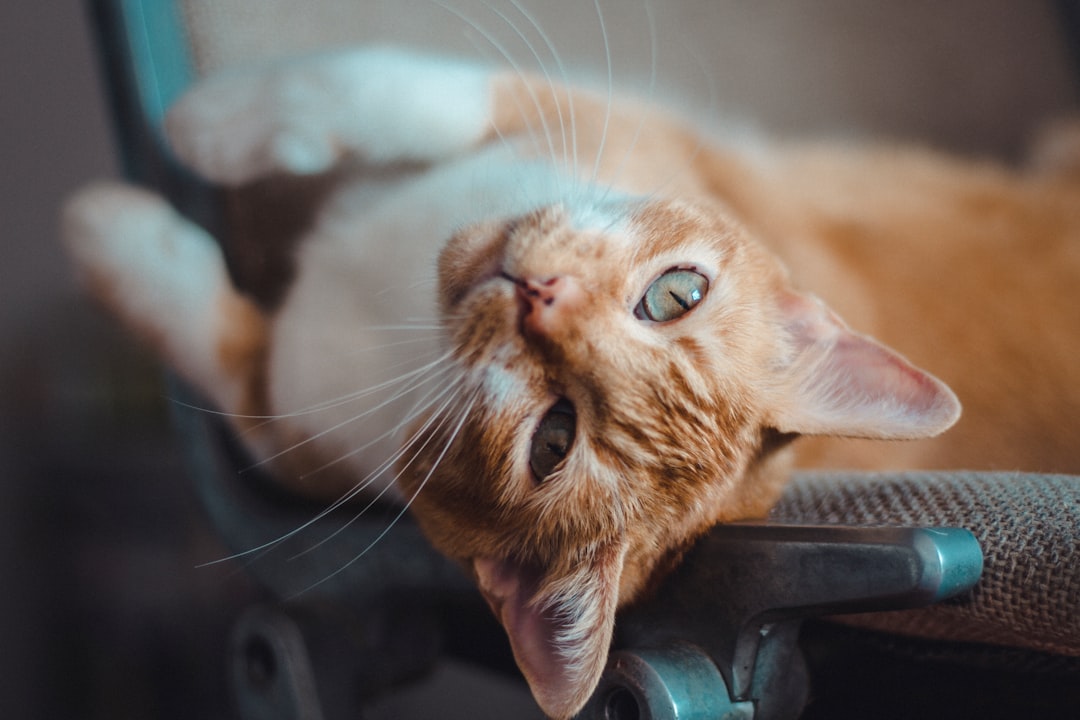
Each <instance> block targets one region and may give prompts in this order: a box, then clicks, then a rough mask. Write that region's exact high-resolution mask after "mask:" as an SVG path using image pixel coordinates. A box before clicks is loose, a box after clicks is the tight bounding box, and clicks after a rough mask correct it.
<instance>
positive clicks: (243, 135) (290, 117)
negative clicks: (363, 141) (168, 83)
mask: <svg viewBox="0 0 1080 720" xmlns="http://www.w3.org/2000/svg"><path fill="white" fill-rule="evenodd" d="M319 94H320V93H319V88H317V87H315V88H312V87H309V86H308V85H307V83H305V80H304V78H303V74H302V73H297V72H295V71H289V70H288V69H287V68H277V67H265V68H254V69H249V70H242V71H236V72H231V73H228V74H225V75H221V76H218V77H214V78H211V79H209V80H207V81H205V82H202V83H200V84H199V85H198V86H196V87H195V89H194V90H192V91H191V92H189V93H188V94H186V95H185V96H184V97H182V98H181V99H180V101H179V102H178V103H177V104H176V105H174V106H173V108H172V109H171V110H170V111H169V114H168V116H167V117H166V122H165V130H166V133H167V135H168V138H169V143H170V145H171V146H172V148H173V150H174V151H175V152H176V154H177V155H178V156H179V157H180V159H181V160H182V161H184V162H185V163H186V164H188V165H189V166H190V167H192V168H193V169H194V170H196V171H197V172H199V173H200V174H201V175H203V176H204V177H206V178H207V179H209V180H213V181H215V182H219V183H223V184H226V185H237V184H241V183H244V182H248V181H250V180H254V179H256V178H259V177H262V176H266V175H270V174H273V173H277V172H286V173H293V174H298V175H305V174H312V173H318V172H322V171H325V170H327V169H329V168H330V167H331V166H333V164H334V163H335V162H336V161H337V160H338V158H339V156H340V154H341V147H340V144H338V143H335V142H334V137H333V134H332V133H330V132H328V129H327V128H326V124H327V123H326V119H325V117H320V115H321V114H322V113H321V112H320V105H322V104H324V102H322V100H321V99H320V98H319Z"/></svg>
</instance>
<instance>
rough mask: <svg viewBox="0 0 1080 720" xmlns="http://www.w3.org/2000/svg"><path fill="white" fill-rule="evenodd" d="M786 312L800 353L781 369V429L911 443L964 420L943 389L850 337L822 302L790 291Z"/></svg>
mask: <svg viewBox="0 0 1080 720" xmlns="http://www.w3.org/2000/svg"><path fill="white" fill-rule="evenodd" d="M781 311H782V313H783V314H784V316H785V317H784V319H785V327H786V330H787V331H788V333H789V336H790V338H791V340H792V341H793V344H794V345H795V348H796V350H797V355H796V357H795V359H794V361H793V362H791V363H790V364H789V365H788V367H786V368H785V369H784V371H783V373H784V377H783V379H782V380H783V381H782V382H781V384H780V389H781V392H780V394H779V397H778V401H777V409H776V410H775V411H774V416H775V424H776V425H777V429H778V430H782V431H784V432H797V433H803V434H814V435H843V436H849V437H866V438H881V439H907V438H921V437H931V436H934V435H937V434H939V433H941V432H943V431H944V430H946V429H947V428H949V427H950V426H951V425H952V424H953V423H955V422H956V420H957V419H958V418H959V416H960V402H959V400H957V398H956V395H954V394H953V392H952V390H950V389H949V388H948V387H947V386H946V385H945V384H944V383H942V382H941V381H940V380H938V379H937V378H935V377H934V376H932V375H930V374H929V373H926V372H924V371H923V370H920V369H918V368H916V367H915V366H913V365H912V364H911V363H909V362H908V361H907V360H905V359H904V358H903V357H901V356H900V355H899V354H897V353H896V352H894V351H892V350H890V349H889V348H887V347H885V346H884V345H881V344H880V343H878V342H877V341H875V340H873V339H872V338H869V337H866V336H864V335H859V334H858V333H855V332H852V331H851V330H850V329H849V328H848V327H847V325H845V324H844V322H843V321H842V320H840V318H838V317H837V316H836V315H835V314H834V313H833V312H832V311H831V310H829V308H828V307H826V306H825V305H824V304H823V303H821V302H820V301H819V300H817V299H816V298H813V297H808V296H803V295H798V294H796V293H790V294H789V295H788V296H787V297H785V299H784V301H783V302H782V303H781Z"/></svg>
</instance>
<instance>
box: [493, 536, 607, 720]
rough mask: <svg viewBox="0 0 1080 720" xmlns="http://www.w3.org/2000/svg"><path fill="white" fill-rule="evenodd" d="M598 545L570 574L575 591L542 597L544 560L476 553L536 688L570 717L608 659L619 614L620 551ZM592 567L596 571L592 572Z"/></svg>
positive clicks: (542, 700) (554, 711)
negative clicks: (602, 549)
mask: <svg viewBox="0 0 1080 720" xmlns="http://www.w3.org/2000/svg"><path fill="white" fill-rule="evenodd" d="M610 555H611V554H609V553H603V552H601V553H598V554H597V556H596V557H595V558H594V560H593V562H592V563H589V564H588V566H586V567H582V568H581V569H580V572H577V573H575V574H574V575H573V576H572V577H571V578H567V579H566V580H567V582H565V583H560V585H562V584H565V585H566V586H567V587H574V588H575V592H573V593H571V594H560V595H559V596H558V597H555V598H547V599H546V600H547V601H546V602H545V599H538V598H537V597H536V593H537V591H538V590H539V589H540V584H541V581H542V580H544V577H543V573H542V571H541V570H540V568H538V567H535V566H529V565H528V564H523V563H518V562H515V561H513V560H493V559H489V558H477V559H475V560H474V561H473V568H474V570H475V572H476V577H477V582H478V584H479V586H480V590H481V592H482V593H483V595H484V597H485V598H486V599H487V601H488V604H489V605H490V606H491V609H492V610H493V611H494V612H495V616H496V617H497V618H498V619H499V621H500V622H501V623H502V625H503V628H504V629H505V630H506V633H507V635H508V636H509V638H510V646H511V648H512V649H513V651H514V659H515V660H516V661H517V664H518V667H519V668H520V669H521V672H522V674H523V675H524V676H525V679H526V680H527V681H528V683H529V687H530V689H531V690H532V693H533V696H534V697H535V698H536V701H537V703H539V705H540V707H541V708H542V709H543V710H544V712H545V713H546V714H547V715H548V716H550V717H552V718H569V717H571V716H572V715H573V714H574V713H576V712H577V711H578V710H580V709H581V707H582V706H583V705H584V704H585V702H586V701H587V700H588V699H589V696H590V695H592V691H593V690H594V689H595V687H596V684H597V682H598V681H599V679H600V674H601V672H603V669H604V665H605V663H606V660H607V652H608V646H609V645H610V643H611V634H612V629H613V628H614V621H615V606H616V601H617V598H618V586H619V575H620V573H621V570H622V555H621V553H618V554H616V555H615V556H613V557H612V556H610ZM594 570H595V572H594Z"/></svg>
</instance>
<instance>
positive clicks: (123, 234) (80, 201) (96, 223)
mask: <svg viewBox="0 0 1080 720" xmlns="http://www.w3.org/2000/svg"><path fill="white" fill-rule="evenodd" d="M62 232H63V235H64V239H65V241H66V243H67V244H68V246H69V252H70V255H71V257H72V258H73V259H74V261H75V264H76V269H77V272H78V274H79V275H80V276H81V279H82V280H83V281H84V283H85V284H86V285H87V286H88V288H89V290H90V291H91V293H92V294H93V295H94V296H95V298H96V299H97V300H99V301H100V302H102V303H103V304H104V305H106V306H107V308H108V309H109V310H110V311H112V312H113V313H114V314H115V315H116V316H118V317H119V318H121V319H122V320H123V322H124V323H125V324H126V325H127V326H128V327H129V328H131V329H132V330H133V331H134V332H135V333H136V334H137V335H138V336H140V337H141V338H142V339H143V340H144V341H145V342H148V343H149V344H151V345H152V346H154V348H155V349H156V350H157V351H158V352H159V353H160V356H161V357H163V358H165V359H166V360H168V361H169V362H170V364H172V365H173V366H174V367H175V368H176V369H177V371H178V372H179V373H180V375H181V376H183V377H184V378H185V379H186V380H188V381H189V382H191V383H192V384H193V385H195V386H196V387H197V388H199V389H200V390H201V391H202V392H204V393H205V394H206V395H207V396H208V397H209V399H210V400H212V401H213V402H214V403H216V405H217V406H218V407H219V408H220V409H221V410H222V411H224V412H226V413H231V414H258V413H259V412H260V411H261V408H260V407H259V405H260V403H261V398H260V397H258V396H257V394H256V393H259V392H261V390H260V387H259V382H258V381H259V378H260V377H261V376H262V373H263V371H264V365H265V353H266V343H267V333H266V320H265V318H264V316H263V314H262V312H261V311H260V310H259V309H258V308H256V306H255V305H254V304H253V303H252V302H251V301H250V300H249V299H248V298H247V297H245V296H243V295H241V294H240V293H238V292H237V291H236V290H235V289H234V288H233V285H232V283H231V281H230V280H229V277H228V274H227V273H226V270H225V263H224V260H223V258H222V255H221V252H220V250H219V249H218V246H217V244H216V243H215V242H214V240H213V238H211V237H210V236H209V235H208V234H207V233H206V232H205V231H203V230H202V229H201V228H199V227H198V226H196V225H194V224H192V223H191V222H189V221H188V220H186V219H185V218H183V217H182V216H180V215H179V214H178V213H177V212H176V211H175V210H174V209H173V208H172V207H170V206H169V205H168V203H166V202H165V201H164V200H163V199H162V198H160V197H158V196H157V195H154V194H153V193H150V192H148V191H145V190H141V189H137V188H134V187H131V186H127V185H122V184H119V183H99V184H95V185H91V186H89V187H87V188H85V189H83V190H81V191H80V192H79V193H78V194H76V195H75V196H74V197H73V198H71V199H70V200H69V201H68V203H67V204H66V206H65V208H64V212H63V216H62Z"/></svg>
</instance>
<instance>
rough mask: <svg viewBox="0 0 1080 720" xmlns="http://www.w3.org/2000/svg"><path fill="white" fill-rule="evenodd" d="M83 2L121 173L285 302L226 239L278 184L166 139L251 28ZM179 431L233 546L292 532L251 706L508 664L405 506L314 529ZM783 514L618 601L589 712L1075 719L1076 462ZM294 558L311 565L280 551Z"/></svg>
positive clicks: (237, 657)
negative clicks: (221, 187)
mask: <svg viewBox="0 0 1080 720" xmlns="http://www.w3.org/2000/svg"><path fill="white" fill-rule="evenodd" d="M322 4H326V5H329V6H333V8H334V10H333V12H335V13H341V12H345V11H346V10H343V9H342V8H344V7H345V6H344V5H341V4H339V3H332V2H330V3H322ZM322 4H320V3H309V4H305V5H304V10H303V12H304V13H318V12H319V11H320V8H321V5H322ZM89 5H90V7H91V9H92V12H93V16H94V18H95V21H96V27H97V29H98V31H99V33H100V42H101V48H102V57H103V59H104V63H105V68H106V73H105V74H106V77H107V80H108V83H109V89H110V92H111V95H112V105H113V109H114V119H115V124H116V127H117V130H118V140H119V142H118V147H119V148H120V153H121V155H122V158H123V165H124V170H125V173H126V174H127V176H128V177H129V178H130V179H131V180H133V181H135V182H138V183H142V184H145V185H147V186H151V187H154V188H156V189H157V190H159V191H160V192H162V193H164V194H165V195H166V196H168V197H169V198H170V199H171V200H172V202H173V203H174V204H176V206H177V207H178V208H180V209H181V210H182V211H183V212H185V213H186V214H187V215H188V216H189V217H191V218H193V219H194V220H195V221H196V222H199V223H200V224H202V225H204V226H206V227H207V228H208V229H210V230H211V231H212V233H213V234H214V235H215V236H216V237H219V238H223V239H224V242H225V250H226V255H227V257H228V258H229V259H230V262H231V265H232V270H233V272H234V275H235V276H236V279H237V282H238V283H240V284H241V285H242V286H246V288H247V289H248V290H249V291H251V292H252V294H253V295H254V296H255V297H257V298H258V299H259V300H260V301H261V302H264V303H267V304H272V303H273V302H275V300H276V298H275V296H274V294H273V292H272V291H271V290H268V289H267V288H272V287H273V286H274V284H275V283H274V282H269V283H264V282H262V281H261V280H262V279H264V278H265V277H266V276H267V275H272V276H280V274H281V273H284V272H287V267H286V266H284V265H280V264H276V263H275V261H274V259H273V258H272V257H270V256H269V255H266V254H264V253H262V252H261V251H260V252H253V251H252V249H251V248H244V247H239V246H237V245H235V244H230V238H239V237H244V235H245V233H243V232H237V230H236V227H235V225H236V224H237V223H243V222H244V221H245V219H250V217H251V216H252V215H253V214H252V213H250V212H249V211H247V210H245V208H249V207H251V203H258V202H260V196H262V199H263V201H265V195H266V194H267V193H270V194H274V196H275V198H277V199H281V198H282V197H286V196H287V193H285V191H283V190H282V189H281V188H280V187H278V188H275V187H272V186H262V187H259V188H256V189H254V190H248V191H243V192H241V193H232V194H224V193H222V192H220V191H218V190H217V189H215V188H212V187H209V186H208V185H206V184H205V183H203V182H201V181H200V180H198V179H197V178H195V177H193V176H191V175H190V174H188V173H186V172H185V171H184V170H183V169H182V168H180V167H179V166H178V165H177V164H176V163H175V162H174V161H173V160H172V158H171V156H170V154H169V152H168V150H167V149H166V148H165V146H164V144H163V140H162V136H161V119H162V116H163V113H164V110H165V108H166V107H167V106H168V105H169V103H170V102H171V101H172V100H173V99H175V97H176V96H177V95H178V94H179V93H180V92H181V91H182V90H183V88H184V87H185V86H186V85H187V84H188V83H189V82H191V80H192V79H193V78H194V77H196V76H197V75H198V74H199V69H198V68H204V67H205V66H207V65H213V64H215V62H218V63H220V62H222V61H221V59H220V55H221V53H220V50H219V51H218V57H217V59H215V56H214V53H213V52H211V51H207V50H206V48H205V46H204V47H203V49H202V50H201V51H200V50H199V43H198V36H199V33H206V32H213V33H216V34H218V35H230V34H235V35H236V36H237V37H239V36H240V35H242V34H243V32H244V28H243V27H242V26H241V27H234V28H223V27H220V26H217V25H216V24H215V23H216V22H218V21H219V20H220V18H219V17H218V16H217V15H215V14H214V12H213V11H212V10H208V9H207V8H210V7H212V6H211V5H209V4H207V3H200V2H182V1H180V0H178V1H177V2H164V1H159V0H91V2H90V3H89ZM1066 5H1070V4H1068V3H1067V4H1066ZM334 39H335V40H337V38H334ZM240 45H241V46H242V47H247V46H246V45H245V44H244V43H243V42H241V43H240ZM200 52H202V54H203V56H204V57H203V58H202V60H199V59H198V58H199V54H200ZM254 54H259V53H258V52H255V53H254ZM206 56H209V57H210V59H209V60H207V59H206ZM316 182H317V181H316ZM274 205H275V206H278V207H280V206H281V203H278V202H275V203H274ZM286 206H287V203H286ZM287 209H288V210H290V211H291V210H292V209H291V208H288V207H287ZM297 211H298V212H299V211H301V209H297ZM175 391H176V393H178V394H183V393H186V392H188V391H187V390H185V389H184V388H182V387H180V386H179V385H177V386H176V390H175ZM177 424H178V430H179V432H181V433H182V434H183V435H184V437H185V439H186V442H187V446H188V448H189V450H190V454H191V458H192V463H193V477H194V481H195V482H196V483H197V485H198V487H199V492H200V495H201V496H202V498H203V500H204V503H205V506H206V509H207V512H208V513H209V515H210V517H211V518H212V519H213V521H214V523H215V525H216V527H217V528H218V529H219V531H220V533H221V534H222V537H223V538H224V539H225V540H226V542H227V543H228V544H229V546H230V547H232V548H234V549H235V550H236V551H237V552H244V551H247V550H249V549H251V548H258V547H262V546H263V545H265V544H266V543H267V542H268V541H270V540H273V539H274V538H286V539H285V540H283V541H282V542H278V543H275V544H273V545H272V546H270V547H268V548H267V549H266V551H265V552H261V553H255V554H252V555H249V556H248V557H247V561H248V563H247V568H248V569H249V571H250V572H251V573H252V574H253V575H254V576H255V577H256V578H257V579H258V580H259V581H260V582H261V583H263V584H264V585H265V586H266V587H267V588H269V589H270V590H271V591H272V592H273V594H274V595H275V596H276V597H278V598H280V601H281V602H280V603H279V604H274V605H269V606H260V607H257V608H253V609H252V610H251V611H250V612H249V613H247V614H246V615H245V616H244V617H243V618H241V620H240V621H239V623H238V625H237V628H236V630H235V633H234V637H233V664H232V672H233V685H232V687H233V690H234V692H235V695H236V701H237V709H238V713H239V715H240V716H241V717H242V718H244V719H245V720H247V719H254V718H338V717H359V714H360V713H361V712H362V706H363V704H364V702H365V701H366V700H367V699H368V698H371V697H375V696H377V695H378V694H379V693H380V692H382V691H384V690H385V689H386V688H389V687H392V686H395V685H397V684H399V683H401V682H403V681H405V680H407V679H410V678H414V677H417V676H419V675H421V674H422V673H423V672H425V670H426V669H428V668H429V667H430V666H431V664H432V663H433V662H435V660H436V659H437V658H438V657H439V656H440V655H444V654H450V655H454V656H456V657H460V658H465V659H467V660H470V661H473V662H477V663H480V664H483V665H485V666H488V667H492V668H496V669H499V670H500V671H504V672H507V673H510V674H513V673H514V672H515V669H514V667H513V661H512V658H511V656H510V653H509V650H508V647H507V644H506V642H505V640H504V638H503V636H502V633H501V629H500V628H498V626H497V625H496V623H495V622H494V620H493V619H492V618H491V617H490V614H489V612H488V611H487V609H486V607H485V606H484V603H483V601H482V600H481V599H480V597H479V595H478V594H477V593H476V591H475V589H474V588H473V587H472V586H471V584H470V583H469V582H468V581H467V580H466V578H465V577H464V576H463V575H462V574H461V573H460V572H459V570H458V569H457V568H456V567H455V566H453V565H452V564H451V563H449V562H447V561H446V560H445V559H443V558H441V557H440V556H438V555H437V554H435V553H434V552H433V551H432V550H431V549H430V547H429V546H428V545H427V543H426V542H425V541H424V539H423V538H422V537H421V536H420V534H419V531H418V530H417V528H416V526H415V525H413V524H411V523H410V522H409V521H408V520H407V519H405V520H403V521H402V522H400V523H398V524H397V525H396V526H395V527H394V529H393V531H392V532H391V533H389V534H386V535H384V534H383V531H384V530H385V528H386V520H385V517H384V518H379V519H376V520H371V519H370V518H372V517H375V516H377V513H369V514H368V515H366V516H365V518H364V519H363V520H362V521H356V522H350V520H351V519H352V518H351V516H346V515H342V516H337V515H331V516H329V517H327V518H325V519H324V520H322V521H320V522H319V523H316V524H314V525H305V524H306V523H307V521H308V520H309V519H310V518H311V517H312V516H313V515H314V514H315V512H317V508H313V507H311V506H310V505H308V504H307V503H305V502H304V501H302V500H299V499H297V498H291V497H287V496H284V495H283V494H282V493H281V492H280V491H273V490H270V489H269V488H270V487H271V484H270V483H266V482H262V481H260V479H259V477H258V476H257V472H246V473H243V474H240V473H238V472H237V468H241V467H247V466H248V465H249V463H247V462H246V460H245V459H244V458H243V451H242V450H241V449H240V448H239V446H238V445H237V443H236V442H235V441H234V440H233V439H232V438H231V437H230V436H229V435H228V433H227V432H226V431H225V430H224V428H222V427H221V426H219V425H218V424H216V423H215V422H214V421H213V419H211V418H208V417H206V416H204V415H199V414H197V413H190V412H184V411H182V410H178V416H177ZM392 514H393V513H392V511H391V515H392ZM770 521H771V522H770V523H767V524H757V525H755V524H750V525H733V526H723V527H718V528H716V530H715V531H714V532H713V533H711V534H710V535H709V536H708V537H706V538H705V539H704V540H703V541H702V542H701V543H700V544H699V545H698V546H697V547H696V548H695V549H694V550H693V551H692V552H691V553H690V554H689V555H688V556H687V558H686V560H685V562H684V563H683V564H682V566H680V568H679V570H678V571H677V572H676V573H675V574H674V575H673V576H672V577H671V578H669V579H668V580H667V581H666V582H665V584H664V586H663V588H662V589H661V591H660V592H659V594H658V595H657V596H656V597H655V598H654V599H652V600H651V601H650V602H649V603H648V604H646V605H643V606H641V607H638V608H635V609H634V610H633V611H630V612H627V613H625V614H624V615H623V616H621V617H620V619H619V623H618V631H617V637H616V641H615V645H614V648H613V652H612V656H611V661H610V664H609V669H608V671H607V672H606V674H605V676H604V679H603V680H602V682H601V686H600V688H599V689H598V691H597V693H596V695H595V697H594V698H593V700H592V701H591V703H590V705H589V706H588V707H587V708H586V710H585V711H584V713H583V715H584V716H585V717H589V718H602V719H604V720H628V719H630V718H656V719H657V720H659V719H660V718H676V717H677V718H687V717H693V718H714V717H725V718H746V719H748V720H749V719H750V718H754V719H755V720H768V719H770V718H795V717H800V716H802V717H804V718H825V717H829V718H848V717H851V718H855V717H859V718H865V717H919V718H931V717H962V716H980V717H1013V716H1015V715H1017V714H1022V715H1024V716H1031V717H1041V718H1049V717H1061V718H1065V717H1076V716H1077V713H1080V683H1078V682H1077V681H1078V680H1080V570H1078V569H1077V568H1078V566H1080V479H1078V478H1070V477H1060V476H1038V475H1021V474H979V473H948V474H937V473H911V474H892V475H883V476H873V475H858V474H820V475H819V474H807V475H802V476H800V477H798V478H797V480H796V481H795V482H794V483H793V484H792V486H791V487H790V489H789V490H788V491H787V493H786V494H785V495H784V497H783V499H782V501H781V502H780V504H779V505H778V506H777V507H776V509H775V510H774V511H773V513H772V515H771V518H770ZM806 525H810V526H812V527H806ZM301 526H305V529H304V531H303V532H299V533H296V532H294V531H295V530H296V529H297V528H298V527H301ZM331 535H333V537H332V539H331V540H330V541H329V542H322V541H323V540H325V539H327V538H328V537H330V536H331ZM316 546H317V547H316ZM313 548H315V549H313ZM367 548H370V550H369V551H367V552H365V553H364V554H363V557H362V558H360V559H357V553H358V550H361V549H367ZM299 553H303V554H304V561H303V562H291V563H285V562H283V558H287V557H290V556H292V555H294V554H299ZM980 575H981V580H980V579H979V578H980ZM976 581H978V583H977V584H976ZM935 603H936V604H935ZM931 604H933V606H932V607H929V608H924V609H912V610H903V611H896V609H898V608H915V607H918V608H922V607H923V606H926V605H931ZM885 610H889V612H883V611H885ZM856 611H857V612H859V613H862V614H858V615H843V616H842V617H834V615H835V614H836V613H850V612H856ZM869 611H876V612H869ZM823 616H829V617H828V618H826V619H822V618H823ZM805 618H818V619H815V620H812V621H806V622H804V619H805Z"/></svg>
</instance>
